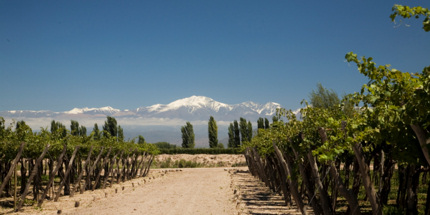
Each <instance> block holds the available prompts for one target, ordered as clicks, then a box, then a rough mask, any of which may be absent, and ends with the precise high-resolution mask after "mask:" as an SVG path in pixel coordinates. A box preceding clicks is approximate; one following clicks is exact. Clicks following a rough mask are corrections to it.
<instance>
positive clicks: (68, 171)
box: [54, 146, 79, 202]
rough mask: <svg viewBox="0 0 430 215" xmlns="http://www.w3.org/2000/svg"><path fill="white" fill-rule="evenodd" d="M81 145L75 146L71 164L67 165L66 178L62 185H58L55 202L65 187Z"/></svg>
mask: <svg viewBox="0 0 430 215" xmlns="http://www.w3.org/2000/svg"><path fill="white" fill-rule="evenodd" d="M78 149H79V146H76V147H75V150H74V151H73V154H72V157H71V158H70V161H69V164H68V165H67V169H66V173H65V174H64V178H63V180H62V181H61V183H60V186H59V187H58V190H57V193H56V194H55V198H54V202H56V201H58V198H59V197H60V193H61V189H62V188H63V186H64V184H65V183H66V180H67V176H69V173H70V170H71V169H72V164H73V160H74V159H75V156H76V153H77V152H78Z"/></svg>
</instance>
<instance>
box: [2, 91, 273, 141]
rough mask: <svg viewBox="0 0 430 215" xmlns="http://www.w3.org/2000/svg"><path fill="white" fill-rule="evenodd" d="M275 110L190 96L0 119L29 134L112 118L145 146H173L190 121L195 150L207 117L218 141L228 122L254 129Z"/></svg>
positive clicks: (12, 113)
mask: <svg viewBox="0 0 430 215" xmlns="http://www.w3.org/2000/svg"><path fill="white" fill-rule="evenodd" d="M278 108H281V105H279V104H278V103H275V102H268V103H266V104H257V103H254V102H251V101H248V102H243V103H240V104H225V103H221V102H218V101H215V100H213V99H211V98H209V97H205V96H191V97H188V98H183V99H179V100H176V101H173V102H171V103H169V104H155V105H151V106H146V107H139V108H136V109H134V110H131V109H130V110H129V109H125V110H120V109H116V108H113V107H109V106H107V107H101V108H88V107H85V108H73V109H71V110H69V111H63V112H54V111H50V110H39V111H35V110H9V111H0V116H1V117H3V118H4V119H5V120H6V121H12V120H15V121H18V120H24V121H25V122H26V123H27V124H28V125H30V127H32V129H33V130H39V129H40V128H41V127H43V128H45V127H47V126H49V125H50V122H51V121H52V120H56V121H59V122H62V123H63V124H64V125H66V126H67V125H69V124H70V120H76V121H78V122H79V123H80V124H81V125H84V126H86V127H87V130H88V131H91V130H92V126H93V125H94V123H97V124H98V125H99V127H101V125H103V123H104V120H105V119H106V116H112V117H115V119H117V121H118V124H119V125H121V127H123V128H124V134H125V136H126V138H133V137H136V136H137V135H144V137H145V138H146V139H147V141H148V142H150V141H152V142H158V141H166V142H171V143H175V144H179V143H180V141H181V133H180V126H182V125H184V124H185V122H187V121H190V122H191V123H192V124H193V126H194V127H195V128H194V130H195V133H196V145H197V146H198V145H201V144H203V143H199V141H200V142H202V141H203V142H204V141H205V138H206V140H207V122H208V120H209V117H210V116H213V117H214V118H215V120H216V121H217V124H218V127H219V129H218V131H219V134H218V136H219V139H222V138H224V137H226V136H227V126H228V125H229V123H231V122H232V121H234V120H239V118H240V117H243V118H245V119H247V120H249V121H251V122H252V123H253V125H254V127H256V121H257V119H258V118H259V117H263V118H268V119H271V118H272V116H273V115H274V114H276V109H278ZM221 129H224V130H225V131H224V130H221ZM200 137H201V138H200ZM206 143H207V141H206ZM206 143H204V144H206Z"/></svg>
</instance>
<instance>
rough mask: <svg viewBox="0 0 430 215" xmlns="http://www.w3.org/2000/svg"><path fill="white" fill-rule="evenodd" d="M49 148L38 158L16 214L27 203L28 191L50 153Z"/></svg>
mask: <svg viewBox="0 0 430 215" xmlns="http://www.w3.org/2000/svg"><path fill="white" fill-rule="evenodd" d="M49 147H50V145H49V144H48V145H46V147H45V149H44V150H43V152H42V154H40V156H39V157H38V158H37V160H36V163H35V164H34V167H33V170H32V171H31V175H30V177H29V178H28V181H27V185H26V186H25V189H24V192H23V193H22V195H21V201H19V204H18V206H17V207H16V208H15V212H18V210H19V209H21V207H22V205H23V203H24V201H25V197H26V196H27V194H28V190H29V189H30V185H31V182H32V181H33V179H34V176H36V174H37V172H38V171H39V165H41V162H42V160H43V158H44V157H45V155H46V153H47V152H48V149H49Z"/></svg>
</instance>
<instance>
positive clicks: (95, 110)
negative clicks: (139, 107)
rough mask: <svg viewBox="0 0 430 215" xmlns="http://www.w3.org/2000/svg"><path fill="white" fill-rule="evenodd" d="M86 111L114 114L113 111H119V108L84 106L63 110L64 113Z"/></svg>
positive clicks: (81, 112)
mask: <svg viewBox="0 0 430 215" xmlns="http://www.w3.org/2000/svg"><path fill="white" fill-rule="evenodd" d="M88 112H92V113H109V114H114V113H117V112H120V110H119V109H115V108H112V107H110V106H106V107H101V108H88V107H85V108H73V109H72V110H69V111H65V112H64V113H66V114H83V113H88Z"/></svg>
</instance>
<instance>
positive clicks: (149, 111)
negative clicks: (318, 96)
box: [0, 96, 281, 121]
mask: <svg viewBox="0 0 430 215" xmlns="http://www.w3.org/2000/svg"><path fill="white" fill-rule="evenodd" d="M280 107H281V106H280V105H279V104H278V103H274V102H269V103H266V104H257V103H254V102H251V101H248V102H243V103H240V104H233V105H230V104H225V103H221V102H218V101H215V100H213V99H211V98H209V97H205V96H191V97H188V98H183V99H178V100H176V101H173V102H171V103H169V104H155V105H151V106H147V107H139V108H137V109H135V110H128V109H127V110H119V109H115V108H113V107H109V106H107V107H101V108H88V107H85V108H73V109H72V110H69V111H64V112H53V111H49V110H45V111H32V110H19V111H2V112H0V116H3V117H11V118H14V117H18V118H21V117H36V118H37V117H52V118H55V117H59V116H61V117H67V116H69V117H70V118H77V117H78V118H82V117H89V118H91V117H97V116H98V117H104V116H113V117H119V118H120V117H128V118H130V117H139V118H163V119H166V118H167V119H183V120H207V119H208V118H209V116H213V117H214V118H215V119H217V120H230V121H233V120H235V119H239V118H240V117H244V118H247V119H248V120H256V119H258V118H259V117H271V116H273V115H274V114H275V113H276V109H278V108H280Z"/></svg>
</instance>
